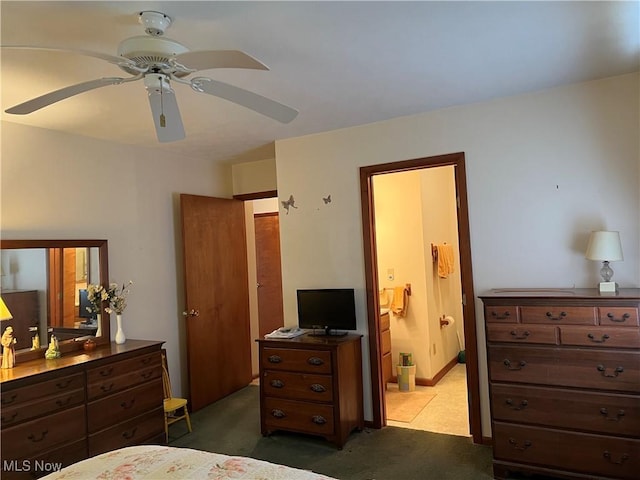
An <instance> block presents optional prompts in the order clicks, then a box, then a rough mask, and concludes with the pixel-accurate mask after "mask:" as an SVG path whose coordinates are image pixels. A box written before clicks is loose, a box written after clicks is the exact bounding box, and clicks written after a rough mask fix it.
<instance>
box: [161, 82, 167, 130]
mask: <svg viewBox="0 0 640 480" xmlns="http://www.w3.org/2000/svg"><path fill="white" fill-rule="evenodd" d="M162 82H163V79H162V77H160V126H161V127H163V128H164V127H166V126H167V119H166V118H165V117H164V104H163V102H162V91H163V90H164V86H163V85H162Z"/></svg>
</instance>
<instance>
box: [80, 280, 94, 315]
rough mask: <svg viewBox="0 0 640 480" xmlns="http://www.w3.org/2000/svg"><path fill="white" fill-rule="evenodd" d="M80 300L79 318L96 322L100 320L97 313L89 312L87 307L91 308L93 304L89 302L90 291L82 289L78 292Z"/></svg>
mask: <svg viewBox="0 0 640 480" xmlns="http://www.w3.org/2000/svg"><path fill="white" fill-rule="evenodd" d="M78 300H79V302H78V303H79V306H78V317H80V318H89V319H92V320H95V319H97V318H98V316H97V315H96V314H95V313H93V312H90V311H89V310H87V307H89V308H91V302H89V292H88V290H86V289H84V288H81V289H80V290H78Z"/></svg>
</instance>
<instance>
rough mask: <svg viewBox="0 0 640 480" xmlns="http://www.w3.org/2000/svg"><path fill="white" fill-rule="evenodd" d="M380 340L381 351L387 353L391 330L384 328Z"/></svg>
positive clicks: (389, 347) (389, 346)
mask: <svg viewBox="0 0 640 480" xmlns="http://www.w3.org/2000/svg"><path fill="white" fill-rule="evenodd" d="M380 340H381V344H382V350H381V351H380V352H381V353H389V352H390V351H391V330H385V331H384V332H382V334H381V335H380Z"/></svg>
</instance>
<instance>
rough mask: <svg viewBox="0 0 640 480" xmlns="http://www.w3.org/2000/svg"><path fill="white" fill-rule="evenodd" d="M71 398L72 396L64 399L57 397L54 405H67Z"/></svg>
mask: <svg viewBox="0 0 640 480" xmlns="http://www.w3.org/2000/svg"><path fill="white" fill-rule="evenodd" d="M72 398H73V397H67V399H66V400H62V399H58V400H56V405H58V407H64V406H66V405H69V402H71V399H72Z"/></svg>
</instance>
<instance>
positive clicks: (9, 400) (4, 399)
mask: <svg viewBox="0 0 640 480" xmlns="http://www.w3.org/2000/svg"><path fill="white" fill-rule="evenodd" d="M15 400H16V394H15V393H14V394H13V395H11V396H8V395H7V396H4V397H2V405H9V404H10V403H13V402H15Z"/></svg>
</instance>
